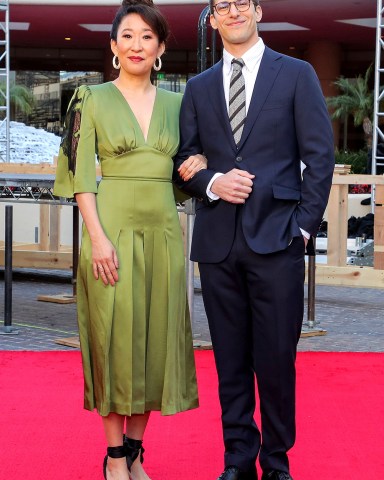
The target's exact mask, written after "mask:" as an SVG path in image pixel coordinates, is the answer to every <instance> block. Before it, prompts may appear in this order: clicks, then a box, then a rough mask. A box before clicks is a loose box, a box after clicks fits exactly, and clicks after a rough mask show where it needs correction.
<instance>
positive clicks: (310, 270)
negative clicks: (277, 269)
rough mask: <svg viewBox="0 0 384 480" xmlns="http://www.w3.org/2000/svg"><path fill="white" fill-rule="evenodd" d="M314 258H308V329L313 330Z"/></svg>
mask: <svg viewBox="0 0 384 480" xmlns="http://www.w3.org/2000/svg"><path fill="white" fill-rule="evenodd" d="M315 259H316V256H314V255H310V256H309V257H308V311H307V319H308V327H309V328H313V327H314V325H315V270H316V262H315Z"/></svg>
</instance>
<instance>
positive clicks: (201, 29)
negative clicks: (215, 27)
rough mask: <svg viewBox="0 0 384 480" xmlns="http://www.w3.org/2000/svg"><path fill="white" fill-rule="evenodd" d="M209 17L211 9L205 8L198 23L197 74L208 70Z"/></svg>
mask: <svg viewBox="0 0 384 480" xmlns="http://www.w3.org/2000/svg"><path fill="white" fill-rule="evenodd" d="M208 16H209V7H208V6H207V7H205V8H204V10H203V11H202V12H201V14H200V17H199V23H198V30H197V32H198V40H197V41H198V44H197V73H201V72H203V71H204V70H205V69H206V68H207V18H208Z"/></svg>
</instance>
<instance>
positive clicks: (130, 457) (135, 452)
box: [123, 435, 145, 471]
mask: <svg viewBox="0 0 384 480" xmlns="http://www.w3.org/2000/svg"><path fill="white" fill-rule="evenodd" d="M123 445H124V447H125V451H126V456H127V466H128V470H129V471H131V467H132V464H133V462H134V461H135V460H136V458H137V457H138V456H139V455H140V463H143V462H144V452H145V450H144V447H143V441H142V440H135V439H133V438H128V437H126V436H125V435H124V437H123Z"/></svg>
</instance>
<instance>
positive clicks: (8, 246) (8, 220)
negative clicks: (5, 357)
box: [0, 205, 19, 335]
mask: <svg viewBox="0 0 384 480" xmlns="http://www.w3.org/2000/svg"><path fill="white" fill-rule="evenodd" d="M12 243H13V207H12V205H6V206H5V246H4V248H5V252H4V327H3V329H2V330H1V331H0V334H2V335H4V334H17V333H19V332H18V331H17V330H15V329H14V328H12Z"/></svg>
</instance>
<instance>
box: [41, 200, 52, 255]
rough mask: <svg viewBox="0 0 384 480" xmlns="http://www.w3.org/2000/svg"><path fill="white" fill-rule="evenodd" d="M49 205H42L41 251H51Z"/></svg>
mask: <svg viewBox="0 0 384 480" xmlns="http://www.w3.org/2000/svg"><path fill="white" fill-rule="evenodd" d="M49 208H50V207H49V205H48V204H44V203H43V204H41V205H40V227H39V240H40V241H39V250H42V251H46V250H49Z"/></svg>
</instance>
